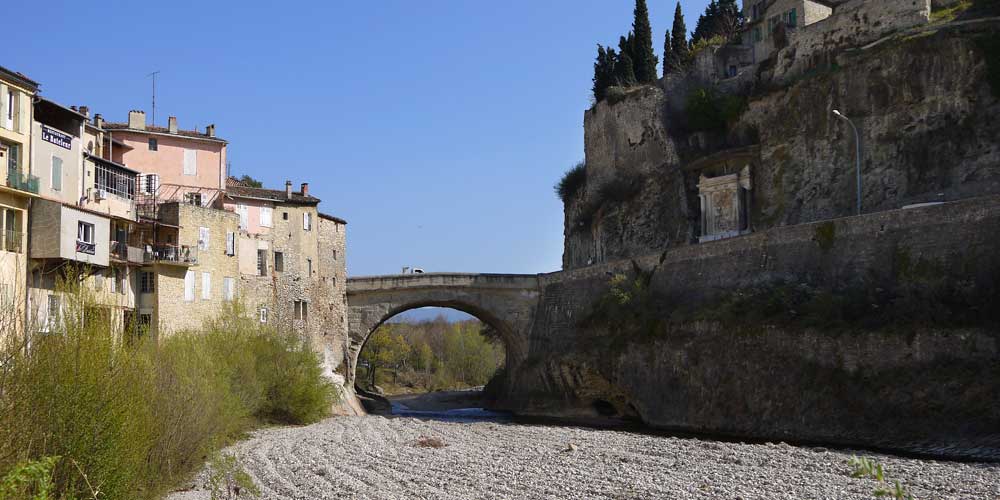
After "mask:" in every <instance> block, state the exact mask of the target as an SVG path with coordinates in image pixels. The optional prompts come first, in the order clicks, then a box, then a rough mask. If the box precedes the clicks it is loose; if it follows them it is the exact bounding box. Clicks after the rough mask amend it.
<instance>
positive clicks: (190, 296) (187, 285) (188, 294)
mask: <svg viewBox="0 0 1000 500" xmlns="http://www.w3.org/2000/svg"><path fill="white" fill-rule="evenodd" d="M184 302H194V271H191V270H188V272H186V273H184Z"/></svg>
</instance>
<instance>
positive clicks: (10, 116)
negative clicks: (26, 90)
mask: <svg viewBox="0 0 1000 500" xmlns="http://www.w3.org/2000/svg"><path fill="white" fill-rule="evenodd" d="M17 97H18V96H17V91H16V90H14V89H7V113H6V114H5V115H4V116H3V127H4V128H5V129H7V130H16V128H17V121H18V120H17V115H18V109H17V107H18V104H19V103H18V99H17Z"/></svg>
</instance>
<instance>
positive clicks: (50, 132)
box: [42, 125, 73, 149]
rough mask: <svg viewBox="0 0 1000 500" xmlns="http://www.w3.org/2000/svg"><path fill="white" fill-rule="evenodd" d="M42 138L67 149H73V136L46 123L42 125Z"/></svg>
mask: <svg viewBox="0 0 1000 500" xmlns="http://www.w3.org/2000/svg"><path fill="white" fill-rule="evenodd" d="M42 140H43V141H46V142H51V143H52V144H55V145H56V146H60V147H63V148H66V149H73V136H71V135H67V134H64V133H62V132H60V131H58V130H56V129H54V128H50V127H46V126H45V125H42Z"/></svg>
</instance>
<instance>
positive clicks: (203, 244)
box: [198, 227, 211, 250]
mask: <svg viewBox="0 0 1000 500" xmlns="http://www.w3.org/2000/svg"><path fill="white" fill-rule="evenodd" d="M210 235H211V233H210V232H209V230H208V228H207V227H199V228H198V250H208V237H209V236H210Z"/></svg>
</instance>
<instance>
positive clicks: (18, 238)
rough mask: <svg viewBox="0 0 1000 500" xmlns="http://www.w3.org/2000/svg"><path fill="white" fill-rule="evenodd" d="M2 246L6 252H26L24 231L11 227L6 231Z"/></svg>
mask: <svg viewBox="0 0 1000 500" xmlns="http://www.w3.org/2000/svg"><path fill="white" fill-rule="evenodd" d="M2 248H3V250H4V251H5V252H14V253H24V233H22V232H20V231H13V230H9V229H8V230H6V231H4V232H3V247H2Z"/></svg>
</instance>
